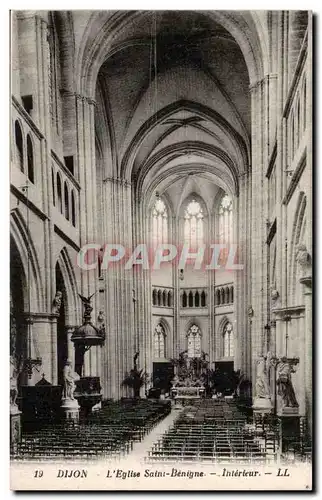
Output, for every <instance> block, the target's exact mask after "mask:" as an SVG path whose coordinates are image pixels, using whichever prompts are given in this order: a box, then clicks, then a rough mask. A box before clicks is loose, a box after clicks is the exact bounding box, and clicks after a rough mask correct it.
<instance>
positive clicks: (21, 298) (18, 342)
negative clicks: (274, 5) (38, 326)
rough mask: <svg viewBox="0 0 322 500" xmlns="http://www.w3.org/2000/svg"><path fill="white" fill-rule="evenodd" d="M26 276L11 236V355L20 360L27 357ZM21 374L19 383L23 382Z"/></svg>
mask: <svg viewBox="0 0 322 500" xmlns="http://www.w3.org/2000/svg"><path fill="white" fill-rule="evenodd" d="M25 283H26V278H25V272H24V268H23V265H22V261H21V257H20V254H19V251H18V248H17V246H16V244H15V241H14V239H13V238H12V237H11V238H10V356H13V357H14V358H15V360H16V361H17V362H18V364H20V362H21V361H22V360H23V359H24V358H25V357H26V353H27V335H26V326H25V325H26V323H25V317H24V311H25V291H26V286H25ZM21 383H22V380H21V376H20V377H19V379H18V384H21Z"/></svg>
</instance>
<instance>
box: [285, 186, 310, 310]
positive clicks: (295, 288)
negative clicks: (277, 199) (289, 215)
mask: <svg viewBox="0 0 322 500" xmlns="http://www.w3.org/2000/svg"><path fill="white" fill-rule="evenodd" d="M306 203H307V202H306V196H305V193H304V192H303V191H301V192H300V193H299V195H298V200H297V206H296V210H295V214H294V219H293V230H292V239H291V245H290V261H289V263H290V270H291V272H290V282H289V290H290V294H291V297H290V298H291V301H292V303H293V304H294V305H300V304H296V301H297V300H301V292H302V287H301V286H300V285H299V278H300V270H299V264H298V262H297V260H296V254H297V246H298V245H299V244H300V243H303V244H305V229H306V217H305V215H306Z"/></svg>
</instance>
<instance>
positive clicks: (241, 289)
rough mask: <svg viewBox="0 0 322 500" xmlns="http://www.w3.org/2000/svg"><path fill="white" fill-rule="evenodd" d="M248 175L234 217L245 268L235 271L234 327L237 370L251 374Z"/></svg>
mask: <svg viewBox="0 0 322 500" xmlns="http://www.w3.org/2000/svg"><path fill="white" fill-rule="evenodd" d="M247 184H248V175H247V174H246V173H245V174H243V175H240V177H239V196H238V198H237V200H238V207H235V210H234V218H235V219H236V220H235V231H234V233H235V234H234V241H233V243H234V242H237V243H238V263H239V264H241V265H242V266H243V269H241V270H239V271H236V272H235V279H234V308H235V318H236V322H235V324H234V329H235V330H236V334H237V336H236V337H235V340H236V345H235V370H238V369H240V370H241V371H242V373H244V374H245V375H246V376H249V364H250V359H249V354H250V353H249V352H248V349H249V347H248V339H249V335H250V332H249V330H248V325H247V303H248V297H247V292H248V286H247V283H249V279H248V278H250V277H249V265H248V262H247V255H248V248H249V246H250V243H251V242H250V241H248V234H249V212H248V188H247Z"/></svg>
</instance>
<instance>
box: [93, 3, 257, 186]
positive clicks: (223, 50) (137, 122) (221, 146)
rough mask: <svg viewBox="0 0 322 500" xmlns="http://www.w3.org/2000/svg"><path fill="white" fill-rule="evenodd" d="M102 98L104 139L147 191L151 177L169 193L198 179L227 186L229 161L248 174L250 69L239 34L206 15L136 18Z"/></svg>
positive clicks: (104, 71)
mask: <svg viewBox="0 0 322 500" xmlns="http://www.w3.org/2000/svg"><path fill="white" fill-rule="evenodd" d="M96 94H97V95H96V100H97V102H98V111H97V114H96V133H97V137H98V140H99V142H100V143H101V144H105V143H107V142H108V144H109V146H110V147H112V148H113V150H114V154H113V159H112V161H113V162H114V163H115V164H116V169H117V171H119V172H121V175H122V171H123V172H126V171H128V172H131V173H130V175H131V176H132V177H133V176H134V177H135V179H139V178H140V177H141V178H142V186H144V183H147V179H149V182H151V181H152V177H151V176H152V174H151V172H153V176H154V177H155V176H156V175H161V177H160V180H159V181H160V182H162V183H163V186H164V187H163V188H165V187H166V186H167V184H169V183H170V184H173V183H174V182H176V183H178V186H179V185H181V184H180V183H182V182H184V181H183V180H182V179H183V178H184V177H185V176H187V174H188V173H190V174H191V175H192V174H194V173H195V174H197V175H199V176H200V179H204V180H205V179H207V181H209V180H211V181H212V182H214V183H215V184H216V185H217V186H221V187H223V188H224V187H225V186H226V187H227V179H228V177H229V175H230V178H231V179H232V177H231V173H229V172H228V171H227V172H225V171H224V170H225V168H226V170H227V167H225V164H226V163H228V159H229V162H230V163H231V165H233V168H235V170H236V171H240V172H242V171H243V170H244V169H245V168H246V166H245V163H247V158H248V155H249V146H250V127H251V123H250V93H249V76H248V70H247V67H246V63H245V60H244V57H243V55H242V52H241V49H240V47H239V46H238V44H237V42H236V40H235V39H234V38H233V36H232V35H231V34H230V33H229V32H228V31H227V30H226V29H225V28H223V27H222V26H221V25H220V24H218V23H217V22H215V21H214V20H212V19H210V18H209V17H208V16H207V15H206V14H205V13H200V12H197V11H194V12H189V11H164V12H162V11H158V12H155V13H152V12H146V14H144V15H142V16H140V17H138V18H135V19H134V20H133V22H132V24H130V25H128V26H127V29H126V32H123V33H122V36H119V37H118V39H117V40H115V43H114V45H113V44H112V49H111V50H110V55H109V56H108V57H107V59H106V60H105V62H104V64H103V65H102V67H101V69H100V71H99V75H98V81H97V92H96ZM106 134H108V135H109V139H108V141H106V139H105V138H104V135H106ZM102 149H103V156H104V147H103V148H102ZM205 165H206V166H205ZM104 168H106V167H104ZM185 168H186V171H185ZM187 169H188V170H189V172H188V170H187ZM163 171H164V172H165V173H166V175H162V172H163ZM212 171H213V175H211V174H212ZM149 176H150V177H149ZM225 176H226V177H227V179H226V177H225ZM143 177H144V179H143ZM200 182H203V181H200ZM228 184H229V182H228ZM230 184H231V186H230V187H231V190H234V189H235V187H234V186H233V184H234V182H233V181H232V180H231V183H230ZM166 189H168V188H166Z"/></svg>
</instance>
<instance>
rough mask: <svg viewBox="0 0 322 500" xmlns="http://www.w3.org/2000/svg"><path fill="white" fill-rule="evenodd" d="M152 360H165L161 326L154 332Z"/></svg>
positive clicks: (163, 335) (163, 332) (163, 336)
mask: <svg viewBox="0 0 322 500" xmlns="http://www.w3.org/2000/svg"><path fill="white" fill-rule="evenodd" d="M154 358H155V359H159V358H165V331H164V328H163V326H162V325H161V324H159V325H157V326H156V327H155V330H154Z"/></svg>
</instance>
